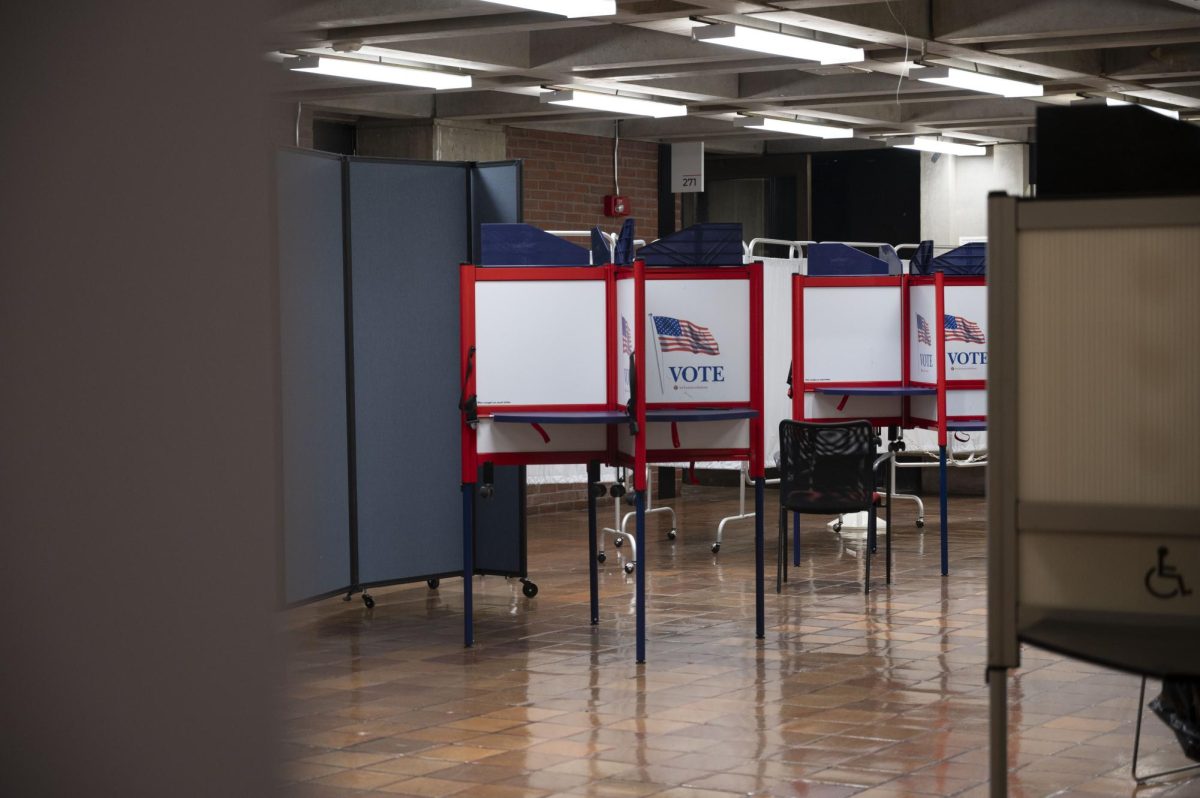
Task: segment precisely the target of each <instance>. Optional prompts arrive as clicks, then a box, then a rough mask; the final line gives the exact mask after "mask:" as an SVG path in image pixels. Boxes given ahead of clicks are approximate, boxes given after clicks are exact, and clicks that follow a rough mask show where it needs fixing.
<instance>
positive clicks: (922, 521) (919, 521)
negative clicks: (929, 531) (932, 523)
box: [917, 517, 925, 529]
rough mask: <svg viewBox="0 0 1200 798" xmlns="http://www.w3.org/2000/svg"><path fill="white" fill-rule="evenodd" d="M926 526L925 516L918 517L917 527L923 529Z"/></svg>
mask: <svg viewBox="0 0 1200 798" xmlns="http://www.w3.org/2000/svg"><path fill="white" fill-rule="evenodd" d="M924 526H925V518H924V517H921V518H918V519H917V529H921V528H922V527H924Z"/></svg>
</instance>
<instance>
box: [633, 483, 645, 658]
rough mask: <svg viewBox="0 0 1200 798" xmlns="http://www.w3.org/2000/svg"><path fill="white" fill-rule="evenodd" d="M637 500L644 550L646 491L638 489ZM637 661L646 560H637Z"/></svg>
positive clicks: (640, 651) (641, 645)
mask: <svg viewBox="0 0 1200 798" xmlns="http://www.w3.org/2000/svg"><path fill="white" fill-rule="evenodd" d="M636 501H637V544H638V549H639V550H641V551H645V543H646V493H645V491H638V492H637V494H636ZM636 582H637V585H636V587H635V592H636V595H637V662H638V664H639V665H641V664H642V663H644V662H645V661H646V562H645V560H642V559H639V560H638V562H637V580H636Z"/></svg>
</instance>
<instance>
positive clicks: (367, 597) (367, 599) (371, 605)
mask: <svg viewBox="0 0 1200 798" xmlns="http://www.w3.org/2000/svg"><path fill="white" fill-rule="evenodd" d="M363 604H366V605H367V609H369V610H373V609H375V599H373V598H371V594H370V593H363Z"/></svg>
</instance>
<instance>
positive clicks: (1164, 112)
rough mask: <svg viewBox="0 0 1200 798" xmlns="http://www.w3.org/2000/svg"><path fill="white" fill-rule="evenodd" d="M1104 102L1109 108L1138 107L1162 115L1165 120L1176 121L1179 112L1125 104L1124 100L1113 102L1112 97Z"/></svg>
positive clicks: (1140, 104)
mask: <svg viewBox="0 0 1200 798" xmlns="http://www.w3.org/2000/svg"><path fill="white" fill-rule="evenodd" d="M1104 101H1105V103H1106V104H1108V105H1110V106H1113V105H1139V106H1141V107H1142V108H1145V109H1146V110H1147V111H1153V112H1154V113H1156V114H1162V115H1163V116H1165V117H1166V118H1167V119H1178V118H1179V112H1178V111H1174V110H1172V109H1170V108H1158V107H1156V106H1153V105H1144V104H1142V103H1130V102H1125V101H1124V100H1114V99H1113V98H1112V97H1106V98H1105V100H1104Z"/></svg>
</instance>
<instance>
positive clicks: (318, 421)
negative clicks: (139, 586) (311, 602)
mask: <svg viewBox="0 0 1200 798" xmlns="http://www.w3.org/2000/svg"><path fill="white" fill-rule="evenodd" d="M275 167H276V186H277V193H278V199H277V203H276V205H277V223H278V229H277V235H278V238H279V321H280V344H281V347H280V348H281V353H280V354H281V362H282V385H281V391H282V398H283V519H284V523H283V526H284V541H283V571H284V580H283V581H284V600H285V601H286V602H287V603H289V604H291V603H295V602H299V601H303V600H305V599H311V598H315V597H318V596H323V595H328V594H329V593H331V592H334V591H339V590H342V589H345V588H347V587H349V586H350V487H349V474H348V468H347V463H348V453H347V448H348V447H347V439H346V360H345V340H346V337H345V315H344V306H343V300H344V293H343V281H342V263H343V260H342V243H343V242H342V163H341V160H340V159H337V158H331V157H328V156H323V155H317V154H314V153H303V152H295V151H290V150H281V151H279V152H278V153H277V154H276V157H275Z"/></svg>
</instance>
